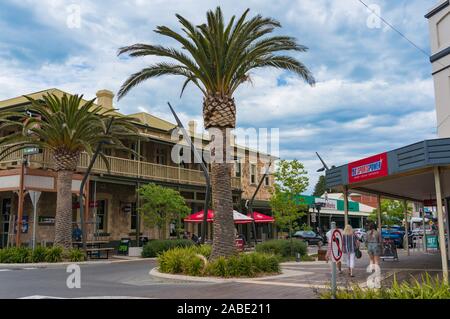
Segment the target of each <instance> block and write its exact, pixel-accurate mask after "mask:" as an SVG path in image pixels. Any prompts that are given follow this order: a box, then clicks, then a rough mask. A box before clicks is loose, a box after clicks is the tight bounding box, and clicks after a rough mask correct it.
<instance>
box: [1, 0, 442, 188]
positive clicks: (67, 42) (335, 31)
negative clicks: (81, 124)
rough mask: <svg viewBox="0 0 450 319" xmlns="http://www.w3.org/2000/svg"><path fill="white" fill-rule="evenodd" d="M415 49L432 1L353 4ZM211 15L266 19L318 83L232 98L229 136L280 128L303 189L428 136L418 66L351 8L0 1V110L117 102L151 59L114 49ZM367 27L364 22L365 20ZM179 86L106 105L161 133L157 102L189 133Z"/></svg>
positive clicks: (283, 151)
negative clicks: (330, 170) (39, 97)
mask: <svg viewBox="0 0 450 319" xmlns="http://www.w3.org/2000/svg"><path fill="white" fill-rule="evenodd" d="M365 1H366V3H367V4H371V5H372V4H374V5H377V6H378V7H379V8H380V10H381V11H380V12H381V15H382V16H383V17H384V18H385V19H387V20H388V21H390V22H391V23H392V24H393V25H394V26H395V27H396V28H398V29H399V30H401V31H402V32H403V33H404V34H405V35H406V36H407V37H408V38H410V39H411V40H412V41H414V42H415V43H416V44H417V45H418V46H420V47H421V48H423V49H424V50H425V51H426V52H429V39H428V24H427V20H426V19H425V18H424V17H423V16H424V14H425V13H426V12H427V10H428V9H429V8H430V7H432V6H433V5H434V4H436V2H437V0H395V1H393V0H390V1H387V0H386V1H381V0H376V1H375V0H365ZM71 5H76V6H78V7H77V8H80V17H81V20H80V21H81V24H80V27H79V28H69V27H68V25H67V20H68V19H70V14H71V13H72V11H70V10H71V8H73V7H71ZM217 5H220V6H221V7H222V8H223V10H224V13H225V16H226V17H228V18H229V17H230V16H231V15H233V14H241V13H242V12H243V11H244V10H245V9H246V8H247V7H248V8H250V9H251V13H252V14H257V13H260V14H262V15H265V16H271V17H273V18H276V19H278V20H279V21H280V22H281V23H282V25H283V28H282V29H281V30H279V31H278V32H279V33H284V34H287V35H291V36H294V37H296V38H297V39H298V41H299V42H300V43H301V44H303V45H306V46H307V47H309V51H308V52H307V53H301V54H298V55H296V57H298V58H299V59H301V60H302V61H303V62H304V63H305V64H306V65H307V66H308V67H309V68H310V69H311V71H312V72H313V74H314V75H315V77H316V79H317V81H318V83H317V85H316V86H315V87H313V88H311V87H308V86H307V85H305V84H304V83H303V82H302V81H301V80H300V79H298V78H296V77H295V76H293V75H292V74H289V73H286V72H280V71H277V70H273V69H269V70H263V71H257V72H253V73H252V74H251V76H252V79H253V81H252V84H246V85H244V86H243V87H242V88H240V89H239V90H238V91H237V93H236V102H237V106H238V119H237V120H238V126H239V127H244V128H246V127H257V128H259V127H267V128H272V127H277V128H279V129H280V136H281V144H280V156H281V157H282V158H287V159H293V158H297V159H299V160H301V161H302V162H304V163H305V166H306V168H307V170H308V172H309V173H310V179H311V181H310V184H311V186H310V189H312V188H313V186H314V184H315V182H316V180H317V176H318V175H317V173H316V172H315V171H316V170H317V169H318V168H320V167H321V165H320V163H319V162H318V160H317V159H316V157H315V154H314V152H316V151H318V152H319V153H320V154H321V155H322V156H323V158H324V159H325V161H326V162H327V163H328V164H329V165H333V164H334V165H340V164H343V163H346V162H348V161H352V160H356V159H359V158H362V157H366V156H369V155H372V154H376V153H379V152H382V151H386V150H390V149H393V148H396V147H399V146H402V145H405V144H408V143H412V142H415V141H418V140H422V139H426V138H434V137H436V128H435V126H436V119H435V112H434V94H433V82H432V78H431V75H430V73H431V66H430V62H429V60H428V58H427V56H425V55H424V54H423V53H421V52H419V51H418V50H417V49H415V48H414V47H412V46H411V45H410V44H409V43H408V42H407V41H406V40H404V39H403V38H401V37H400V36H399V35H398V34H397V33H396V32H394V31H393V30H391V29H389V28H385V25H383V24H382V25H381V28H369V27H368V25H367V21H368V19H370V12H368V11H367V9H366V8H365V7H364V6H363V5H362V4H360V3H359V2H358V0H339V1H337V0H333V1H330V0H297V1H292V0H291V1H287V0H280V1H273V0H250V1H242V0H240V1H235V0H227V1H224V0H223V1H207V0H183V1H181V0H177V1H174V0H169V1H167V0H164V1H163V0H148V1H146V0H134V1H133V0H126V1H88V0H80V1H77V0H73V1H59V0H44V1H32V0H20V1H19V0H3V1H1V2H0V30H1V32H0V99H6V98H10V97H14V96H18V95H22V94H26V93H31V92H34V91H39V90H43V89H46V88H50V87H58V88H60V89H62V90H65V91H68V92H71V93H83V94H85V96H86V97H89V98H93V97H94V96H95V92H96V91H97V90H99V89H110V90H112V91H114V92H117V90H118V89H119V87H120V85H121V83H122V82H123V81H124V80H125V79H126V77H127V76H128V75H129V74H131V73H133V72H136V71H137V70H139V69H140V68H142V67H144V66H145V65H148V64H150V63H152V62H154V61H156V59H155V58H145V59H137V60H136V59H125V58H118V57H117V56H116V52H117V49H118V48H119V47H121V46H124V45H129V44H133V43H137V42H147V43H161V44H164V45H171V44H173V43H172V42H170V41H169V42H167V40H166V39H165V38H163V37H161V36H159V35H157V34H156V33H154V32H153V30H154V29H155V26H157V25H161V24H163V25H168V26H171V27H174V28H177V22H176V19H175V17H174V14H175V13H180V14H182V15H183V16H185V17H186V18H188V19H190V20H192V21H194V22H196V23H200V22H203V21H204V15H205V10H206V9H213V8H215V7H216V6H217ZM369 21H372V20H369ZM181 83H182V80H181V79H177V78H167V77H166V78H159V79H154V80H150V81H148V82H146V83H145V84H144V85H142V86H140V87H139V88H136V89H134V90H133V91H131V92H130V93H129V95H128V96H127V97H126V98H124V99H123V100H121V101H120V102H119V103H117V102H116V106H117V107H119V108H120V111H121V112H123V113H126V114H128V113H135V112H139V111H143V110H145V111H147V112H150V113H152V114H154V115H157V116H160V117H162V118H165V119H167V120H170V121H172V122H173V119H172V117H171V115H170V114H169V113H168V109H167V106H166V101H171V102H172V103H173V104H174V105H175V106H176V107H177V110H179V111H180V113H181V117H182V120H183V121H184V122H187V121H188V120H190V119H195V120H198V121H200V122H201V102H202V98H201V95H200V94H199V92H197V91H196V89H195V87H193V86H192V87H189V89H188V90H187V91H186V93H185V95H184V96H183V97H182V98H181V99H180V98H179V88H180V87H181Z"/></svg>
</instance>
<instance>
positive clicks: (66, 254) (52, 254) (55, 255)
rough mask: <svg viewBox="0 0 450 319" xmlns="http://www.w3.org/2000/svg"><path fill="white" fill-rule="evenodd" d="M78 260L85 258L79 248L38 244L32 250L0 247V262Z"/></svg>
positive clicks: (20, 262) (21, 262)
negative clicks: (67, 248) (65, 249)
mask: <svg viewBox="0 0 450 319" xmlns="http://www.w3.org/2000/svg"><path fill="white" fill-rule="evenodd" d="M64 260H67V261H72V262H78V261H83V260H85V256H84V253H83V252H82V251H81V250H79V249H69V250H67V251H63V249H62V248H61V247H42V246H38V247H36V248H35V250H34V251H33V249H32V248H28V247H11V248H3V249H0V263H5V264H23V263H41V262H47V263H56V262H61V261H64Z"/></svg>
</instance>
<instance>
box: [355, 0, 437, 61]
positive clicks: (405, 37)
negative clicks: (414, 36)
mask: <svg viewBox="0 0 450 319" xmlns="http://www.w3.org/2000/svg"><path fill="white" fill-rule="evenodd" d="M358 1H359V2H360V3H361V4H362V5H363V6H365V7H366V8H367V9H368V10H369V11H370V12H372V13H373V14H374V15H375V16H376V17H377V18H378V19H380V20H381V21H383V22H384V23H385V24H386V25H387V26H389V27H390V28H391V29H392V30H394V31H395V32H397V33H398V34H399V35H400V36H401V37H403V38H404V39H405V40H406V41H408V42H409V43H410V44H411V45H412V46H414V47H415V48H416V49H418V50H419V51H420V52H422V53H423V54H425V55H426V56H427V57H428V58H429V57H430V55H429V54H428V52H426V51H425V50H424V49H422V48H421V47H419V46H418V45H417V44H415V43H414V42H413V41H412V40H410V39H409V38H408V37H407V36H406V35H405V34H403V33H402V32H401V31H400V30H398V29H397V28H396V27H394V26H393V25H392V24H390V23H389V22H388V21H386V19H384V18H383V17H381V16H380V15H378V14H377V13H376V12H375V10H373V9H371V8H370V7H369V6H368V5H367V4H366V3H365V2H364V1H362V0H358Z"/></svg>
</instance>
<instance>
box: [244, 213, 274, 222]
mask: <svg viewBox="0 0 450 319" xmlns="http://www.w3.org/2000/svg"><path fill="white" fill-rule="evenodd" d="M247 216H248V217H252V214H247ZM253 218H254V219H255V223H273V222H275V218H273V217H272V216H267V215H264V214H261V213H258V212H253Z"/></svg>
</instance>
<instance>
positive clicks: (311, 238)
mask: <svg viewBox="0 0 450 319" xmlns="http://www.w3.org/2000/svg"><path fill="white" fill-rule="evenodd" d="M292 237H294V238H297V239H302V240H304V241H305V242H307V243H308V245H322V244H323V242H324V240H323V237H322V236H320V235H318V234H316V233H315V232H313V231H312V230H299V231H297V232H295V233H294V235H292Z"/></svg>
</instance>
